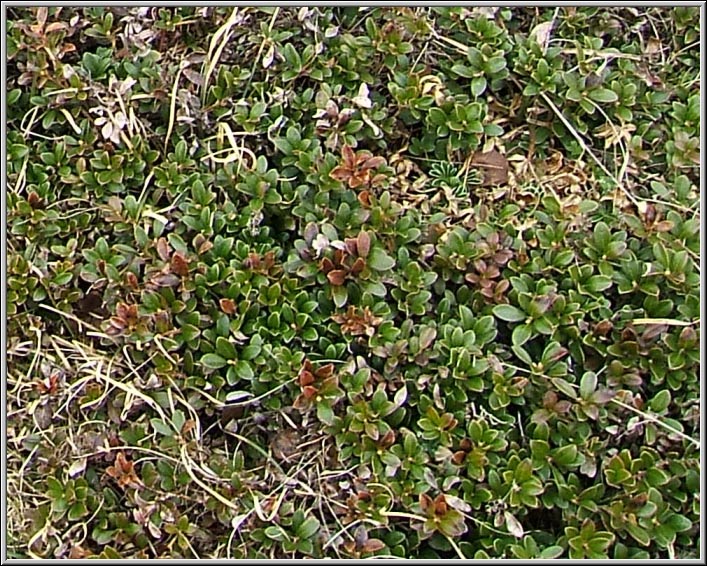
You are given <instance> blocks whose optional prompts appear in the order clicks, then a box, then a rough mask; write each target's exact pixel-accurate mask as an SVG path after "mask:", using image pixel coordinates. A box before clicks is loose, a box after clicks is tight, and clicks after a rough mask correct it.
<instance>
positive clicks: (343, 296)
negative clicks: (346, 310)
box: [330, 285, 349, 308]
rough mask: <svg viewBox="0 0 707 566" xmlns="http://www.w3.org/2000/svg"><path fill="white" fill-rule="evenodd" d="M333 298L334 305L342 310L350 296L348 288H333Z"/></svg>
mask: <svg viewBox="0 0 707 566" xmlns="http://www.w3.org/2000/svg"><path fill="white" fill-rule="evenodd" d="M330 289H331V298H332V299H333V300H334V304H335V305H336V306H337V307H339V308H341V307H343V306H344V305H345V304H346V302H347V301H348V298H349V295H348V292H347V291H346V287H344V286H343V285H337V286H331V287H330Z"/></svg>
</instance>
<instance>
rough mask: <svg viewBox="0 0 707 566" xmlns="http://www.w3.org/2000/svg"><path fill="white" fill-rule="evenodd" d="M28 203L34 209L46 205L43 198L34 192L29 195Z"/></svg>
mask: <svg viewBox="0 0 707 566" xmlns="http://www.w3.org/2000/svg"><path fill="white" fill-rule="evenodd" d="M27 202H28V203H29V205H30V206H31V207H32V208H42V205H43V204H44V201H43V200H42V198H41V197H40V196H39V195H38V194H37V193H36V192H34V191H31V192H30V193H29V195H27Z"/></svg>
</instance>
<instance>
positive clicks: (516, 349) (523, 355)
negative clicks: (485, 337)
mask: <svg viewBox="0 0 707 566" xmlns="http://www.w3.org/2000/svg"><path fill="white" fill-rule="evenodd" d="M511 350H513V353H514V354H515V355H516V356H518V359H520V360H522V361H523V362H525V363H526V364H527V365H532V364H533V358H531V357H530V354H529V353H528V352H527V351H526V350H524V349H523V348H521V347H520V346H511Z"/></svg>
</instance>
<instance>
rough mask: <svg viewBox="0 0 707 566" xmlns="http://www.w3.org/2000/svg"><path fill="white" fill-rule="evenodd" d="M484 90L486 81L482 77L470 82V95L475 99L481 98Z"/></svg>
mask: <svg viewBox="0 0 707 566" xmlns="http://www.w3.org/2000/svg"><path fill="white" fill-rule="evenodd" d="M485 90H486V79H485V78H484V77H476V78H475V79H472V81H471V94H473V95H474V96H475V97H479V96H481V95H482V94H483V93H484V91H485Z"/></svg>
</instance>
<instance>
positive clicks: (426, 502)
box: [419, 493, 432, 513]
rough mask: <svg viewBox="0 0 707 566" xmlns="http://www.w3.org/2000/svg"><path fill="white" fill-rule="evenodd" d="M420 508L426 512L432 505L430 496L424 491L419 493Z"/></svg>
mask: <svg viewBox="0 0 707 566" xmlns="http://www.w3.org/2000/svg"><path fill="white" fill-rule="evenodd" d="M419 500H420V508H421V509H422V512H423V513H427V510H428V509H429V508H430V507H432V498H431V497H430V496H429V495H427V494H426V493H421V494H420V495H419Z"/></svg>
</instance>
